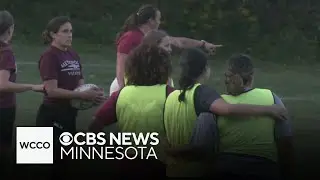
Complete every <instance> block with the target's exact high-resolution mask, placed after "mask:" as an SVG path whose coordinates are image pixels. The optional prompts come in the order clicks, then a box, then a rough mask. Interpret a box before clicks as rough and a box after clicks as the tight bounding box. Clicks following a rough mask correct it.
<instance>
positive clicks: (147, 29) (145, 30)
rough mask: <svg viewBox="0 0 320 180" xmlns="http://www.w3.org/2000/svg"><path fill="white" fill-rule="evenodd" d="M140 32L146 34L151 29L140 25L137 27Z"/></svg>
mask: <svg viewBox="0 0 320 180" xmlns="http://www.w3.org/2000/svg"><path fill="white" fill-rule="evenodd" d="M139 29H140V31H141V32H143V34H147V33H148V32H149V31H151V28H150V27H149V26H146V25H142V26H140V27H139Z"/></svg>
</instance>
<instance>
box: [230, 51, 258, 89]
mask: <svg viewBox="0 0 320 180" xmlns="http://www.w3.org/2000/svg"><path fill="white" fill-rule="evenodd" d="M228 67H229V71H230V72H231V73H232V74H239V75H240V77H241V78H242V80H243V84H244V85H246V84H247V83H249V82H250V81H251V78H252V75H253V73H254V68H253V64H252V61H251V58H250V56H248V55H246V54H239V55H233V56H231V57H230V58H229V61H228Z"/></svg>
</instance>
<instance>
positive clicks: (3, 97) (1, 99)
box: [0, 41, 17, 108]
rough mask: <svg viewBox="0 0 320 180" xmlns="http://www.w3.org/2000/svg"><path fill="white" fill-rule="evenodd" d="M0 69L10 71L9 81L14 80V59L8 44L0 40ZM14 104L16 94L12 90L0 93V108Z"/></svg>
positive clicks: (15, 70)
mask: <svg viewBox="0 0 320 180" xmlns="http://www.w3.org/2000/svg"><path fill="white" fill-rule="evenodd" d="M0 70H7V71H9V72H10V77H9V81H10V82H16V78H17V74H16V73H17V66H16V60H15V57H14V54H13V51H12V49H11V46H10V45H9V44H6V43H4V42H1V41H0ZM15 105H16V94H15V93H12V92H2V93H0V108H10V107H14V106H15Z"/></svg>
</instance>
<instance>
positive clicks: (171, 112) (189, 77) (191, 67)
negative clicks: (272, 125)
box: [164, 49, 286, 176]
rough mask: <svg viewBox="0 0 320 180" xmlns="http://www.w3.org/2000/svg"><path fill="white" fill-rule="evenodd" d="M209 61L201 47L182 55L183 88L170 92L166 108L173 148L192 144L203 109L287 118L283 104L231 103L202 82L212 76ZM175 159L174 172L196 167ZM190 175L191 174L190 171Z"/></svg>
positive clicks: (167, 131)
mask: <svg viewBox="0 0 320 180" xmlns="http://www.w3.org/2000/svg"><path fill="white" fill-rule="evenodd" d="M207 61H208V59H207V56H206V54H205V53H203V52H202V51H201V50H199V49H189V50H187V51H185V52H184V53H183V55H182V60H181V69H182V71H181V76H180V80H179V85H180V88H181V90H176V91H174V92H172V93H171V94H170V95H169V96H168V98H167V100H166V103H165V110H164V124H165V130H166V135H167V138H168V143H169V144H170V145H171V147H172V148H173V149H174V148H179V147H183V146H185V145H188V144H189V142H190V141H191V135H192V132H193V128H194V127H195V120H196V119H197V117H198V116H199V115H200V114H202V113H207V112H209V113H214V114H216V115H218V116H221V115H225V116H226V115H236V116H242V115H266V116H271V117H274V118H277V119H284V117H283V114H284V113H285V112H286V111H285V109H284V108H282V107H281V106H277V105H274V106H258V105H244V104H229V103H227V102H226V101H224V100H223V99H222V98H221V96H220V95H219V94H218V93H217V92H216V91H215V90H214V89H211V88H210V87H208V86H206V85H202V83H204V82H205V81H206V80H207V79H208V78H209V76H210V68H209V65H208V62H207ZM212 121H213V118H212ZM174 151H175V150H174ZM178 152H179V151H178ZM170 153H173V152H170ZM174 161H176V164H175V165H170V166H169V168H168V170H169V172H170V170H172V169H173V168H175V170H174V171H175V172H173V173H175V174H176V173H179V174H180V175H182V176H183V175H186V176H187V174H188V173H192V171H193V169H194V168H195V167H194V165H191V166H189V164H188V163H186V162H183V163H179V161H178V160H177V159H174V158H173V159H172V162H174ZM178 166H181V167H180V170H181V172H179V169H177V168H176V167H178ZM172 171H173V170H172ZM185 173H187V174H185ZM188 175H190V176H191V174H188ZM173 176H174V175H173Z"/></svg>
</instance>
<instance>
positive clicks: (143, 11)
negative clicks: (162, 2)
mask: <svg viewBox="0 0 320 180" xmlns="http://www.w3.org/2000/svg"><path fill="white" fill-rule="evenodd" d="M157 11H158V8H156V7H154V6H153V5H150V4H147V5H143V6H141V7H140V8H139V9H138V11H136V12H134V13H132V14H131V15H130V16H129V17H128V18H127V19H126V21H125V22H124V24H123V26H122V27H121V29H120V32H119V33H118V34H117V37H116V43H118V40H119V38H120V37H121V36H122V35H123V34H124V33H126V32H128V31H130V30H133V29H135V28H138V27H139V26H141V25H143V24H145V23H147V22H148V20H149V19H150V18H152V19H155V18H156V13H157Z"/></svg>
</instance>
